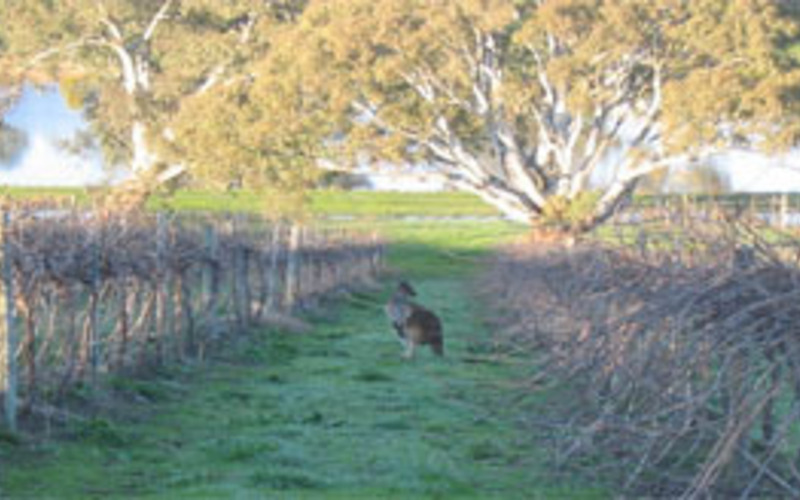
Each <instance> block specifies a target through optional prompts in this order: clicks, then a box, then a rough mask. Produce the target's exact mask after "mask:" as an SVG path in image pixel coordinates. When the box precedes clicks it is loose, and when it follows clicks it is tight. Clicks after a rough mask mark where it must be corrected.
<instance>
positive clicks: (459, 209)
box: [150, 190, 497, 218]
mask: <svg viewBox="0 0 800 500" xmlns="http://www.w3.org/2000/svg"><path fill="white" fill-rule="evenodd" d="M150 206H151V208H152V209H158V208H169V209H172V210H179V211H233V212H242V211H244V212H253V213H258V212H259V211H260V210H262V207H263V200H262V199H261V198H260V196H259V195H258V194H256V193H252V192H247V191H241V192H230V193H215V192H210V191H179V192H177V193H175V195H174V196H172V197H171V198H166V199H165V198H158V199H154V200H153V201H152V202H151V204H150ZM307 208H308V210H309V211H310V213H312V214H313V215H316V216H328V217H331V216H355V217H369V218H375V217H405V216H428V217H465V216H496V215H497V210H495V209H493V208H492V207H490V206H489V205H487V204H485V203H484V202H482V201H481V200H480V199H479V198H478V197H477V196H474V195H471V194H467V193H455V192H447V193H413V194H412V193H395V192H369V191H337V190H321V191H313V192H311V193H310V194H309V198H308V207H307Z"/></svg>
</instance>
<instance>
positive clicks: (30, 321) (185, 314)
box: [6, 207, 382, 412]
mask: <svg viewBox="0 0 800 500" xmlns="http://www.w3.org/2000/svg"><path fill="white" fill-rule="evenodd" d="M6 242H7V247H6V249H7V250H6V256H7V258H8V259H10V263H11V267H12V274H13V282H12V286H13V290H14V292H15V295H14V304H15V306H16V307H15V308H16V311H17V317H18V321H17V322H16V323H17V325H18V327H19V328H20V332H19V337H20V340H21V341H20V342H19V349H18V352H16V359H17V367H18V370H19V377H18V378H19V381H20V383H19V393H20V396H21V401H22V404H21V405H20V407H21V411H22V412H25V411H34V410H35V408H37V407H41V406H42V405H47V404H49V403H48V402H50V403H52V402H57V401H59V400H60V398H61V397H62V396H63V395H64V394H65V393H66V392H68V391H69V390H70V389H71V388H74V387H76V386H78V385H87V384H89V385H90V384H92V383H93V382H94V381H96V380H97V378H98V377H101V376H103V375H105V374H108V373H111V372H127V371H138V370H144V369H147V368H149V367H152V366H154V365H160V364H165V363H169V362H173V361H180V360H184V359H188V358H195V357H203V356H204V355H206V353H208V351H209V349H210V348H213V347H215V346H216V345H218V344H220V343H226V342H229V341H231V340H233V339H235V338H236V336H237V335H238V334H239V333H240V332H243V331H244V330H245V329H246V328H247V327H248V326H250V325H253V324H257V323H259V322H264V321H272V320H275V319H276V318H277V319H280V318H287V320H288V316H289V315H290V314H291V312H292V310H294V309H296V308H298V307H304V306H310V305H311V304H313V303H315V302H316V301H317V300H318V299H319V298H320V297H322V296H324V295H326V294H329V293H331V292H333V291H335V290H337V289H340V288H347V287H355V286H358V285H359V284H364V283H366V282H370V281H371V280H372V279H374V277H375V275H376V273H378V272H379V270H380V267H381V265H382V247H381V244H380V242H379V241H378V240H377V239H376V238H375V237H374V236H372V235H363V234H356V233H350V232H344V231H340V230H320V229H314V228H309V227H304V228H300V227H289V226H287V225H281V224H269V223H267V222H266V221H264V220H262V219H259V218H254V217H243V216H232V217H217V218H192V217H188V216H184V217H175V216H166V215H137V216H132V215H130V214H128V215H126V216H111V215H108V214H102V213H95V212H86V211H77V210H71V211H58V212H50V211H45V210H42V209H41V207H34V208H33V209H30V210H24V209H20V208H17V209H15V210H14V212H13V214H12V217H11V223H10V225H9V227H8V228H7V231H6Z"/></svg>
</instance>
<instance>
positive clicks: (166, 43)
mask: <svg viewBox="0 0 800 500" xmlns="http://www.w3.org/2000/svg"><path fill="white" fill-rule="evenodd" d="M305 3H306V2H305V1H304V0H273V1H258V0H230V1H225V2H218V1H212V0H135V1H134V0H103V1H95V0H75V1H70V2H51V1H49V0H8V1H4V2H3V3H2V4H1V5H0V19H1V20H2V21H0V22H2V24H1V25H0V33H2V36H3V40H4V41H5V46H6V47H7V48H8V50H7V51H6V53H5V54H4V57H3V59H4V60H5V61H6V62H7V64H11V65H13V67H14V68H15V70H16V71H18V72H20V73H22V74H24V75H26V76H28V75H30V74H31V72H33V71H35V72H43V71H46V72H47V74H48V75H49V78H50V79H51V80H52V81H56V82H58V83H59V84H60V86H61V88H62V92H63V93H64V94H65V95H66V97H67V101H68V102H69V103H70V105H71V106H74V107H80V108H82V109H83V110H84V112H85V114H86V116H87V117H88V118H89V121H90V123H91V124H92V127H93V131H94V133H95V134H97V135H98V136H99V137H100V138H101V140H102V143H103V145H104V149H105V151H106V153H107V156H108V158H109V161H111V162H113V163H126V164H130V165H131V167H132V170H134V171H135V172H137V173H140V174H142V175H153V173H155V174H158V173H159V172H164V171H167V172H169V175H175V174H177V173H181V172H183V171H187V170H188V171H190V172H192V173H194V174H196V175H206V174H208V175H210V176H211V177H212V180H217V179H220V178H222V177H227V178H230V179H238V180H245V181H251V180H256V179H259V178H269V179H271V180H276V181H280V180H282V178H283V177H288V178H291V177H294V176H296V175H297V171H298V170H303V171H304V170H307V166H306V165H303V166H302V169H300V168H299V167H298V162H297V161H294V162H293V164H292V165H284V164H282V163H278V162H276V161H266V160H265V159H266V158H267V157H269V156H270V151H268V150H265V149H264V145H263V143H262V142H263V141H262V139H263V137H255V136H252V137H251V136H247V134H244V133H242V134H239V129H242V128H247V127H248V124H250V123H252V120H254V119H256V118H257V116H255V115H252V114H250V113H249V112H248V111H247V110H246V109H245V107H244V106H237V107H236V109H235V110H228V109H227V108H225V109H224V111H225V112H224V113H218V111H221V110H222V108H223V106H221V103H229V102H231V101H230V99H233V100H234V101H235V100H236V99H238V96H239V95H241V92H240V89H242V88H245V87H247V86H249V85H250V84H251V83H252V81H254V80H256V79H257V77H258V75H256V74H254V73H253V69H252V65H253V63H254V62H255V61H259V60H262V59H265V58H266V57H267V54H268V52H269V49H270V44H271V39H272V37H274V36H276V35H277V34H279V33H280V32H281V31H282V30H284V29H285V27H286V26H289V25H291V24H292V23H293V22H295V20H296V18H297V17H298V16H299V15H300V14H301V13H302V10H303V8H304V6H305ZM34 27H35V29H33V28H34ZM284 118H285V116H284ZM261 132H264V129H263V128H262V129H261ZM251 133H252V134H255V133H256V131H251ZM237 141H243V142H241V143H238V142H237ZM281 153H282V154H283V155H284V156H289V154H288V153H286V152H285V151H284V150H282V151H281ZM245 166H247V167H248V170H247V172H246V174H247V175H241V174H242V171H243V170H244V167H245ZM295 167H297V168H295ZM281 169H286V170H291V171H290V172H278V171H277V170H281Z"/></svg>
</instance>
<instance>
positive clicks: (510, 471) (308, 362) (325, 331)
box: [0, 230, 592, 499]
mask: <svg viewBox="0 0 800 500" xmlns="http://www.w3.org/2000/svg"><path fill="white" fill-rule="evenodd" d="M481 231H487V230H481ZM481 231H478V232H471V233H469V238H467V236H466V235H464V237H463V238H453V235H452V234H451V235H450V236H449V237H447V241H449V242H450V243H449V244H450V245H451V246H450V248H449V250H448V251H443V250H442V246H441V240H440V238H443V237H445V236H446V235H444V236H443V235H441V234H436V235H434V234H433V233H426V232H425V231H424V230H423V231H422V233H419V234H422V235H425V234H428V236H430V238H431V239H430V240H429V241H424V238H423V239H422V240H420V239H414V240H413V241H412V240H411V239H405V240H402V238H403V236H402V231H400V233H398V234H400V239H401V240H402V241H401V242H400V243H399V244H398V245H397V246H396V247H395V250H393V254H392V263H393V265H394V266H395V268H396V269H397V270H398V271H399V272H401V273H403V274H404V276H406V277H409V278H411V279H412V280H413V282H414V284H415V286H416V287H417V289H418V291H419V292H420V295H421V300H423V301H425V303H426V304H429V305H430V306H431V307H432V308H433V309H435V310H436V311H438V312H439V313H440V314H441V316H442V317H443V318H444V322H445V331H446V342H447V343H446V350H447V353H446V354H447V356H446V358H445V359H444V360H440V359H437V358H435V357H434V356H433V355H432V354H431V353H430V351H428V350H425V351H420V352H419V353H418V354H419V356H418V358H417V359H416V360H414V361H413V362H407V361H405V360H403V359H401V356H400V354H401V346H400V344H399V343H398V342H397V341H396V340H395V339H394V338H393V337H392V334H391V333H390V330H389V328H388V326H387V324H386V320H385V319H384V317H383V312H382V307H381V305H382V302H383V301H384V300H385V298H386V297H387V296H388V294H389V291H390V283H389V281H388V280H387V282H386V284H385V285H384V287H383V289H382V290H376V291H374V292H370V293H361V294H357V295H353V296H350V297H349V298H346V299H343V300H342V301H341V302H339V303H338V304H337V307H335V308H332V309H331V310H329V311H328V312H327V313H325V314H326V316H319V317H312V318H310V322H311V323H312V325H313V331H311V332H309V333H304V334H297V333H281V332H274V331H272V332H271V331H258V332H254V333H253V334H251V336H250V338H249V339H248V341H247V342H242V343H240V344H239V345H238V346H236V347H235V348H232V349H231V350H230V352H228V353H227V354H226V355H225V356H224V357H222V358H220V359H217V360H214V361H212V362H209V363H207V364H204V365H202V366H194V367H192V366H189V367H182V368H180V369H175V370H173V371H171V372H169V373H165V374H163V375H162V376H159V377H158V378H155V379H152V380H148V381H129V380H121V381H117V386H118V388H121V389H124V390H125V391H126V392H128V393H130V394H136V395H137V396H138V398H139V399H140V400H142V402H140V403H138V404H135V405H131V406H130V407H129V408H128V412H129V414H128V415H126V416H124V417H122V418H113V419H111V418H109V419H105V420H93V421H90V422H88V423H84V424H82V425H80V426H77V429H76V432H75V433H74V434H75V436H74V437H73V438H71V439H68V440H59V441H55V442H49V443H43V444H38V445H31V444H26V445H21V446H15V447H11V448H10V449H9V447H8V445H6V446H5V447H3V446H0V453H2V455H0V459H2V464H0V465H2V466H3V467H4V468H5V470H4V471H3V472H2V484H0V492H2V494H0V496H4V498H35V499H45V498H58V499H62V498H63V499H71V498H75V499H84V498H98V499H100V498H102V499H106V498H129V497H136V498H163V499H177V498H181V499H183V498H281V499H283V498H286V499H294V498H298V499H303V498H326V499H328V498H342V499H359V498H364V499H390V498H409V499H417V498H443V499H444V498H446V499H450V498H476V499H478V498H480V499H487V498H502V499H506V498H508V499H513V498H526V499H527V498H563V497H570V498H578V497H582V498H583V497H586V496H587V495H589V494H590V493H592V492H591V491H589V490H575V489H569V488H565V487H558V486H556V485H549V484H548V482H547V481H546V480H545V479H544V473H543V472H542V471H543V470H544V469H543V466H542V460H543V459H544V457H543V456H541V455H538V454H537V453H536V447H535V445H534V443H531V442H530V441H529V438H527V437H526V435H525V433H523V432H521V430H520V427H519V426H518V425H517V422H518V419H519V418H520V417H521V416H522V415H521V414H520V412H521V411H522V410H521V409H516V408H515V407H514V406H511V405H509V404H508V401H507V399H506V397H507V396H506V394H507V391H506V388H507V386H508V385H509V384H510V383H511V382H513V380H514V376H515V375H516V373H515V370H517V369H518V368H516V367H515V365H514V364H509V363H470V362H467V361H465V358H468V357H470V356H480V355H482V354H486V353H487V350H488V349H489V346H490V343H489V342H487V339H488V333H487V332H486V331H485V329H484V328H483V327H482V326H481V322H480V321H479V320H480V316H479V315H480V314H481V310H480V307H479V306H477V305H476V304H475V303H474V301H473V297H472V296H471V294H470V293H469V288H470V280H471V276H472V274H471V272H472V270H474V266H473V265H472V264H470V263H474V260H473V259H472V258H473V257H474V256H475V255H477V254H479V253H480V252H481V251H482V250H481V248H480V247H481V245H485V243H486V237H487V235H488V236H491V233H485V232H481ZM403 242H405V243H403ZM476 242H478V243H476ZM479 242H483V243H479ZM437 245H438V246H437ZM453 252H460V253H459V254H458V255H454V254H453ZM12 455H13V457H14V458H13V461H12V459H11V456H12Z"/></svg>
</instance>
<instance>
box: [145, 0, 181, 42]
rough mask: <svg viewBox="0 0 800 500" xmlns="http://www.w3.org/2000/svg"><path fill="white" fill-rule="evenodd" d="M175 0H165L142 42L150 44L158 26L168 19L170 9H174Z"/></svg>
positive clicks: (151, 21)
mask: <svg viewBox="0 0 800 500" xmlns="http://www.w3.org/2000/svg"><path fill="white" fill-rule="evenodd" d="M173 1H174V0H165V2H164V3H163V4H161V8H160V9H158V12H156V14H155V15H154V16H153V19H151V20H150V24H149V25H148V26H147V30H145V32H144V34H143V35H142V41H144V42H149V41H150V39H151V38H153V35H154V34H155V32H156V28H158V25H159V24H160V23H161V22H162V21H163V20H164V19H166V17H167V12H168V11H169V8H170V7H172V3H173Z"/></svg>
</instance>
